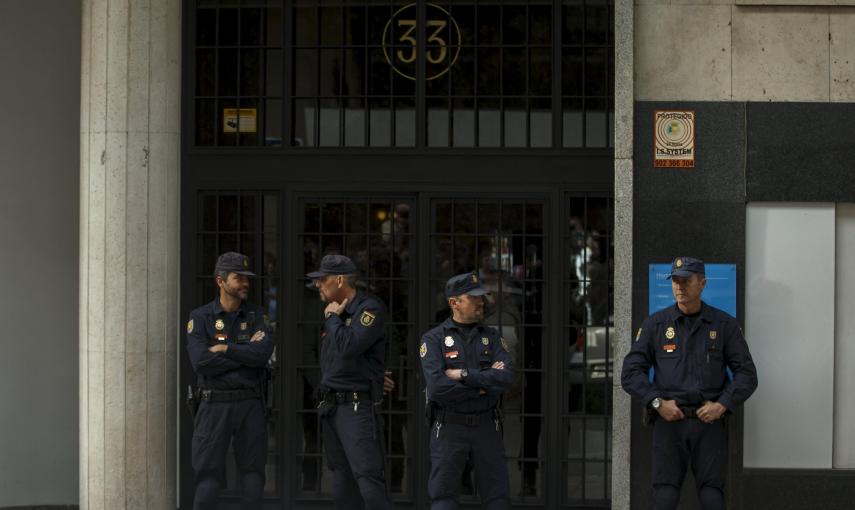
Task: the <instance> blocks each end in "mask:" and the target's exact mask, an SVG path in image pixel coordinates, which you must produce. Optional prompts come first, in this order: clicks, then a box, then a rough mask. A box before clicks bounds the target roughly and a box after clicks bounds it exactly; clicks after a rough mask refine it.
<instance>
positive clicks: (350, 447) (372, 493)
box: [321, 402, 392, 510]
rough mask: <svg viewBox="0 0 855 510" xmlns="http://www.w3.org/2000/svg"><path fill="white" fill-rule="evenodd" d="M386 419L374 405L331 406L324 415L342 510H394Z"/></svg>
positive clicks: (327, 446) (326, 444)
mask: <svg viewBox="0 0 855 510" xmlns="http://www.w3.org/2000/svg"><path fill="white" fill-rule="evenodd" d="M382 420H383V418H382V417H381V416H380V415H379V414H375V412H374V409H372V405H371V403H370V402H365V403H361V404H359V405H358V406H357V408H356V410H354V408H353V404H352V403H344V404H338V405H334V404H333V405H331V407H327V408H325V410H324V411H323V412H322V413H321V427H322V432H323V439H324V450H325V451H326V455H327V462H328V463H329V466H330V469H331V470H332V472H333V486H332V490H333V498H334V499H335V506H336V508H337V509H339V510H344V509H348V510H350V509H354V510H362V509H365V510H391V508H392V504H391V503H390V502H389V497H388V495H387V493H386V468H385V465H386V459H385V456H384V454H383V434H382V431H383V426H382Z"/></svg>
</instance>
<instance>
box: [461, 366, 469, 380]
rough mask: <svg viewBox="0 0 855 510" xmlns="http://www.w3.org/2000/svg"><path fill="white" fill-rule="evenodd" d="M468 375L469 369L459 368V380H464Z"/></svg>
mask: <svg viewBox="0 0 855 510" xmlns="http://www.w3.org/2000/svg"><path fill="white" fill-rule="evenodd" d="M467 377H469V370H466V369H465V368H463V369H461V370H460V382H466V378H467Z"/></svg>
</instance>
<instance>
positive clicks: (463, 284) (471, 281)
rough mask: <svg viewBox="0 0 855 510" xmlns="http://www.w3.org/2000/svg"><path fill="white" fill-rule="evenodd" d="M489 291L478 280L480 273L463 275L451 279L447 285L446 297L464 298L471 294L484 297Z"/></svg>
mask: <svg viewBox="0 0 855 510" xmlns="http://www.w3.org/2000/svg"><path fill="white" fill-rule="evenodd" d="M487 292H488V291H487V289H485V288H484V287H482V286H481V279H480V278H478V273H475V272H471V273H463V274H459V275H457V276H452V277H451V278H449V280H448V282H447V283H446V284H445V297H446V298H450V297H454V296H462V295H463V294H469V295H470V296H483V295H484V294H486V293H487Z"/></svg>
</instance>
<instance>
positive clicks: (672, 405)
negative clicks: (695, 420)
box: [657, 399, 685, 421]
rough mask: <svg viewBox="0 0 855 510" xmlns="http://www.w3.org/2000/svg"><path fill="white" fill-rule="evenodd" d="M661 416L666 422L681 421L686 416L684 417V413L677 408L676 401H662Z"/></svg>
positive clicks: (660, 406)
mask: <svg viewBox="0 0 855 510" xmlns="http://www.w3.org/2000/svg"><path fill="white" fill-rule="evenodd" d="M657 411H658V412H659V416H661V417H662V419H664V420H665V421H680V420H682V419H683V418H685V416H684V415H683V411H681V410H680V408H679V407H677V401H676V400H664V399H663V400H662V403H661V404H659V409H657Z"/></svg>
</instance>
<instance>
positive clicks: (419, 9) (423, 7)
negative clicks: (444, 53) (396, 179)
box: [415, 2, 427, 149]
mask: <svg viewBox="0 0 855 510" xmlns="http://www.w3.org/2000/svg"><path fill="white" fill-rule="evenodd" d="M416 20H417V21H416V25H417V29H416V32H417V34H418V35H417V37H416V41H417V42H416V98H415V99H416V149H423V148H425V146H426V145H427V105H426V101H427V100H426V98H425V96H426V95H427V81H426V79H425V78H426V76H427V74H426V73H427V59H426V58H425V51H426V48H425V35H426V33H427V32H426V27H425V25H426V24H427V4H426V3H425V2H418V4H417V6H416Z"/></svg>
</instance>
